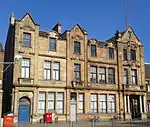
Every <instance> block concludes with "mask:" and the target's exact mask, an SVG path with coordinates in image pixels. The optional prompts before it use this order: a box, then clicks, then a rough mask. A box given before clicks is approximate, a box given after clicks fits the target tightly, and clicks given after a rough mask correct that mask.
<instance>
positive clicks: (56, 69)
mask: <svg viewBox="0 0 150 127" xmlns="http://www.w3.org/2000/svg"><path fill="white" fill-rule="evenodd" d="M53 79H54V80H60V63H58V62H54V63H53Z"/></svg>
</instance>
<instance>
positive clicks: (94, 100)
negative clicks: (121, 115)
mask: <svg viewBox="0 0 150 127" xmlns="http://www.w3.org/2000/svg"><path fill="white" fill-rule="evenodd" d="M90 100H91V112H92V113H96V112H97V94H91V99H90Z"/></svg>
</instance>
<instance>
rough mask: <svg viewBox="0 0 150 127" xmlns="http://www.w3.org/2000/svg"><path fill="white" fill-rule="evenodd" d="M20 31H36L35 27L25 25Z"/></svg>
mask: <svg viewBox="0 0 150 127" xmlns="http://www.w3.org/2000/svg"><path fill="white" fill-rule="evenodd" d="M20 29H23V30H26V31H35V29H34V28H33V27H31V26H30V25H25V26H23V27H20Z"/></svg>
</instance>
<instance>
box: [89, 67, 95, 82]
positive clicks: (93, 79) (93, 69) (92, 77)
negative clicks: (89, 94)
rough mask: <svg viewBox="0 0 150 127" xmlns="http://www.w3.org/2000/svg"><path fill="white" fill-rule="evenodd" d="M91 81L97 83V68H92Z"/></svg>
mask: <svg viewBox="0 0 150 127" xmlns="http://www.w3.org/2000/svg"><path fill="white" fill-rule="evenodd" d="M90 80H91V82H92V83H96V82H97V67H95V66H91V67H90Z"/></svg>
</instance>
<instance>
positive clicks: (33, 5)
mask: <svg viewBox="0 0 150 127" xmlns="http://www.w3.org/2000/svg"><path fill="white" fill-rule="evenodd" d="M125 3H126V2H125V0H2V1H1V3H0V41H1V42H2V43H3V45H4V44H5V40H6V35H7V30H8V24H9V17H10V14H11V12H14V14H15V17H16V19H21V18H22V17H23V16H24V14H25V13H26V12H29V13H30V14H31V16H32V17H33V19H34V21H35V22H36V23H37V24H40V30H45V31H49V30H51V28H52V27H53V26H54V25H55V24H56V23H57V22H60V23H61V24H62V27H63V31H64V30H66V29H71V28H72V27H73V26H74V25H75V24H80V25H81V27H84V28H85V29H86V30H87V31H88V35H89V38H96V39H97V40H102V41H105V40H107V39H108V38H110V37H112V36H113V35H114V34H115V31H116V30H117V29H119V30H120V31H124V30H125V8H126V7H125ZM128 12H129V16H128V17H129V18H128V21H129V25H130V26H132V28H133V29H134V31H135V33H136V34H137V36H138V37H139V39H140V40H141V41H142V42H143V45H144V49H145V51H144V53H145V62H150V57H149V52H150V51H149V46H150V0H128Z"/></svg>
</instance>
